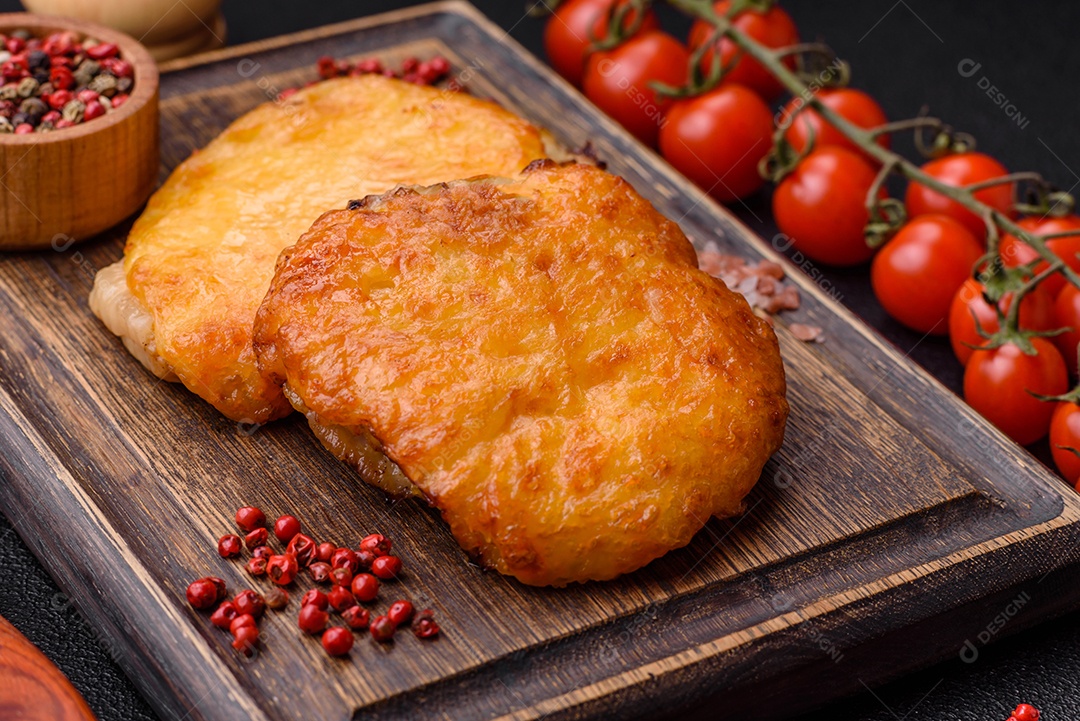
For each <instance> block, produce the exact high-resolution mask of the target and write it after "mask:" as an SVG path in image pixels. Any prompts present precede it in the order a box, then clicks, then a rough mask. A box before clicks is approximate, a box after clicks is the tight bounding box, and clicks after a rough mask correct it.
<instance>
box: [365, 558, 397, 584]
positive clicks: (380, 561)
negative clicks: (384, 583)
mask: <svg viewBox="0 0 1080 721" xmlns="http://www.w3.org/2000/svg"><path fill="white" fill-rule="evenodd" d="M371 572H372V573H374V574H375V575H376V576H378V577H379V578H381V579H383V580H388V579H391V578H397V576H398V574H399V573H401V559H400V558H398V557H397V556H379V557H378V558H376V559H375V560H374V561H372V562H371Z"/></svg>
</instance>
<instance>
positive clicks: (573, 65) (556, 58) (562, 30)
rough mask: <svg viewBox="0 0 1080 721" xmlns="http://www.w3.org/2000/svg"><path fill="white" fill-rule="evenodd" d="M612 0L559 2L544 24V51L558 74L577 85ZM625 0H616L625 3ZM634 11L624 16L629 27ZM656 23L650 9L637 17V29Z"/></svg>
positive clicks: (604, 30)
mask: <svg viewBox="0 0 1080 721" xmlns="http://www.w3.org/2000/svg"><path fill="white" fill-rule="evenodd" d="M615 4H616V0H568V1H567V2H564V3H563V4H561V5H559V7H558V9H556V10H555V12H554V13H552V15H551V17H550V18H549V19H548V21H547V25H546V26H545V27H544V52H545V53H546V54H547V57H548V62H550V63H551V67H552V68H554V69H555V72H557V73H558V74H559V75H562V76H563V77H564V78H566V79H567V80H569V81H570V82H571V83H573V84H574V85H577V86H579V87H580V85H581V80H582V78H583V77H584V75H585V60H586V59H587V57H588V55H589V51H590V49H591V46H592V43H593V41H594V40H595V39H602V38H606V37H607V35H608V32H607V30H608V27H607V22H608V17H609V14H610V12H611V8H612V6H613V5H615ZM625 4H626V0H622V1H621V2H619V5H625ZM633 20H634V14H633V13H631V14H630V15H628V16H627V19H626V23H625V26H624V29H625V28H628V27H630V25H632V23H633ZM659 27H660V23H659V22H658V21H657V19H656V14H655V13H654V12H653V11H652V10H650V11H649V12H648V13H646V15H645V17H644V18H643V19H642V21H641V26H640V30H639V32H644V31H646V30H655V29H657V28H659Z"/></svg>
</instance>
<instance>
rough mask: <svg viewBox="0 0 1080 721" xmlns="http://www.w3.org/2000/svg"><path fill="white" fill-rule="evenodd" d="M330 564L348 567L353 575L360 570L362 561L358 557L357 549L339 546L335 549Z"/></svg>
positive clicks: (337, 566) (335, 566)
mask: <svg viewBox="0 0 1080 721" xmlns="http://www.w3.org/2000/svg"><path fill="white" fill-rule="evenodd" d="M330 565H331V566H332V567H334V568H347V569H349V571H351V572H352V574H353V575H356V573H357V571H359V570H360V561H359V560H357V558H356V551H353V550H352V549H351V548H339V549H338V550H336V551H334V555H333V556H332V557H331V558H330Z"/></svg>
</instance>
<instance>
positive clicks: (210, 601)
mask: <svg viewBox="0 0 1080 721" xmlns="http://www.w3.org/2000/svg"><path fill="white" fill-rule="evenodd" d="M65 38H66V36H59V35H58V36H57V37H56V38H55V42H54V44H63V43H64V42H66V39H65ZM3 41H4V37H3V36H2V35H0V44H2V43H3ZM3 52H4V51H2V50H0V53H3ZM103 52H105V51H103ZM19 60H20V63H23V64H24V61H27V60H28V58H26V57H24V58H20V59H19ZM100 61H101V65H102V67H104V68H106V69H109V70H110V72H111V71H116V72H113V77H114V78H117V79H122V77H123V76H124V74H125V73H127V72H130V70H129V69H128V68H126V67H124V66H123V65H118V63H122V62H124V61H122V60H120V59H119V58H117V57H115V56H111V55H109V54H108V53H107V52H106V54H105V55H104V56H103V57H102V58H100ZM7 62H8V61H5V60H4V58H3V56H2V54H0V73H3V72H4V70H3V69H2V68H3V67H4V66H6V65H7ZM33 62H34V63H36V64H37V65H38V66H39V67H43V66H42V65H41V63H42V60H41V58H40V57H38V56H35V57H34V59H33ZM87 62H90V61H89V60H87V61H84V62H83V63H82V64H80V65H79V66H78V67H79V69H80V70H81V71H82V72H87V71H86V70H83V66H84V65H85V64H86V63H87ZM95 62H96V61H95ZM444 62H445V61H444ZM361 65H363V63H361ZM376 66H377V63H368V64H366V65H364V67H365V68H367V69H371V68H374V67H376ZM431 66H432V63H431V61H428V62H419V61H417V62H416V63H410V64H409V67H410V68H411V73H412V74H416V75H424V74H425V73H430V72H432V70H431V69H430V68H431ZM19 67H20V68H21V67H22V65H21V64H20V65H19ZM325 67H326V68H327V72H329V69H330V65H329V64H326V65H325ZM342 67H345V68H346V70H342ZM379 67H381V66H379ZM434 67H435V69H436V70H438V69H439V68H440V67H441V66H440V65H439V64H438V63H435V64H434ZM333 68H334V72H335V73H339V74H341V73H344V72H351V71H349V70H348V68H347V64H344V65H343V64H341V63H335V64H334V66H333ZM446 68H447V69H448V68H449V65H448V64H447V65H446ZM51 69H52V70H53V71H63V70H66V69H68V68H67V66H66V65H59V66H52V67H51ZM90 70H94V68H92V67H91V68H90ZM53 74H55V75H58V76H59V79H60V80H61V85H62V84H63V82H64V78H63V73H62V72H54V73H53ZM26 77H27V76H25V75H23V76H22V78H21V79H20V81H19V84H20V85H22V86H24V88H30V87H31V85H32V83H26V82H24V81H25V80H26ZM335 77H336V76H335ZM31 80H33V81H35V82H36V79H35V78H31ZM48 80H49V79H48V78H47V79H46V82H45V83H44V84H45V85H46V86H47V87H46V88H45V89H44V90H42V91H40V92H41V93H42V94H41V96H40V99H39V98H38V97H37V96H35V95H31V96H30V97H27V98H24V99H21V100H20V96H19V95H18V86H17V85H16V86H14V87H11V88H9V87H8V86H9V85H11V84H10V83H8V84H5V85H3V86H0V132H5V130H4V127H5V124H6V126H7V127H8V128H14V132H33V130H34V127H33V126H32V125H31V124H30V122H29V121H31V120H33V121H35V122H37V123H38V125H39V126H54V127H70V126H71V125H73V124H74V121H72V120H70V119H69V117H71V116H80V118H81V117H82V116H85V114H86V112H87V110H88V109H90V108H91V106H93V105H95V104H97V105H100V106H102V107H103V108H108V107H109V106H110V103H113V104H118V99H119V96H115V95H114V96H113V99H112V100H110V99H109V97H108V96H107V95H105V94H104V93H102V92H98V91H99V90H102V89H103V88H102V86H101V83H99V84H98V86H97V89H94V88H87V87H76V88H75V89H69V88H65V87H59V86H51V85H50V84H49V83H48V82H47V81H48ZM104 84H105V85H109V84H110V83H109V82H108V81H106V82H105V83H104ZM95 112H97V111H96V110H92V111H91V115H93V114H94V113H95ZM65 124H66V125H65ZM24 126H25V128H27V129H21V128H24ZM6 132H12V131H11V130H8V131H6ZM236 524H237V526H239V527H240V528H241V529H242V530H243V531H244V532H245V534H246V535H245V536H244V539H243V540H241V538H240V536H238V535H236V534H232V533H230V534H226V535H224V536H222V537H221V538H220V539H219V540H218V553H219V554H220V555H221V556H222V557H223V558H235V557H237V556H239V555H240V553H241V549H242V545H243V544H246V545H247V546H248V548H250V549H251V558H250V559H249V560H248V561H247V563H246V568H247V570H248V571H249V572H250V573H251V574H253V575H256V576H259V575H267V576H269V578H270V580H271V581H273V582H274V583H275V584H277V585H279V586H285V585H288V584H290V583H292V582H293V580H294V579H295V577H296V574H298V573H299V572H300V569H301V568H304V567H307V568H308V571H309V572H310V573H311V577H312V579H313V580H314V581H315V582H316V583H325V582H332V583H333V587H332V589H331V590H330V592H329V593H324V592H323V591H321V590H319V589H314V588H313V589H310V590H308V591H306V592H305V593H304V595H303V597H302V598H301V601H300V613H299V616H298V619H297V622H298V625H299V627H300V628H301V629H302V630H303V631H305V632H306V633H309V634H312V635H318V634H322V644H323V647H324V648H325V649H326V651H327V653H329V654H330V655H332V656H345V655H348V653H349V652H350V650H351V649H352V646H353V643H354V637H353V634H352V631H351V630H350V629H352V630H357V631H361V630H365V629H367V630H368V631H369V632H370V633H371V636H372V638H373V639H374V640H375V641H378V642H380V643H387V642H389V641H391V640H392V639H393V636H394V634H395V633H396V631H397V629H398V628H399V627H402V626H405V625H407V624H409V623H410V622H411V628H412V631H413V633H414V634H415V635H416V636H417V638H421V639H429V638H434V637H435V636H437V635H439V633H440V628H439V625H438V623H436V621H435V617H434V613H433V612H432V611H431V609H425V610H424V611H421V612H419V613H417V612H416V609H415V608H414V606H413V604H412V603H411V602H410V601H406V600H399V601H395V602H394V603H393V604H391V605H390V608H389V609H388V610H387V612H386V613H385V614H384V615H380V616H377V617H375V618H372V617H371V612H370V611H368V610H367V609H365V608H361V607H360V606H359V605H357V603H358V601H359V602H364V603H367V602H370V601H373V600H375V598H376V597H377V596H378V595H379V587H380V585H381V584H380V579H383V580H386V579H392V578H396V577H397V576H398V575H399V574H400V573H401V570H402V561H401V559H400V558H399V557H397V556H392V555H390V550H391V548H392V546H393V544H392V543H391V541H390V539H389V538H388V537H386V536H385V535H383V534H381V533H372V534H369V535H367V536H364V538H363V539H362V540H361V541H360V543H359V544H358V547H357V548H358V550H356V551H354V550H352V549H349V548H346V547H338V546H336V545H335V544H333V543H329V542H323V543H316V541H315V540H314V539H313V538H311V537H310V536H308V535H306V534H303V533H301V524H300V521H299V520H298V519H297V518H296V517H295V516H290V515H285V516H280V517H279V518H278V519H277V521H276V522H275V523H274V526H273V531H274V535H275V536H277V538H278V539H279V540H280V541H281V542H282V543H284V544H286V550H285V551H284V552H282V553H280V554H276V553H275V552H274V551H273V550H272V549H271V548H270V547H269V545H268V542H269V539H270V534H269V530H268V529H267V528H266V515H265V514H264V513H263V512H262V511H261V510H259V509H258V508H256V507H254V506H244V507H243V508H240V509H238V510H237V511H236ZM368 571H370V572H368ZM225 594H226V587H225V581H224V580H222V579H220V578H215V577H206V578H200V579H198V580H197V581H194V582H192V584H191V585H189V586H188V589H187V598H188V601H189V602H190V603H191V605H192V606H194V607H195V608H198V609H200V610H209V609H211V608H214V607H215V605H216V608H214V611H213V613H212V614H211V615H210V622H211V623H212V624H213V625H214V626H217V627H218V628H223V629H228V630H229V631H230V632H231V633H232V634H233V642H232V646H233V648H235V649H237V650H239V651H241V652H242V653H244V654H245V655H247V656H253V655H254V654H255V650H256V647H257V644H258V641H259V637H260V633H259V629H258V626H257V619H258V618H259V617H260V616H262V615H263V614H265V612H266V609H267V608H271V609H274V610H276V611H280V610H282V609H284V608H285V607H286V606H287V605H288V603H289V594H288V593H287V592H286V591H285V590H284V589H281V588H277V587H274V588H271V589H270V590H269V591H268V592H267V594H266V596H265V597H264V596H262V595H260V594H259V593H258V592H256V591H254V590H251V589H248V590H244V591H241V592H240V593H239V594H237V595H236V597H235V598H233V599H232V600H228V601H225V600H223V599H224V598H225ZM331 609H332V610H333V611H336V612H338V613H339V614H341V617H342V620H343V622H344V623H345V625H346V626H347V628H343V627H340V626H339V627H329V626H328V624H329V618H330V611H331ZM1032 714H1034V715H1032ZM1038 718H1039V716H1038V711H1036V710H1035V709H1033V708H1032V707H1031V706H1029V705H1027V704H1021V705H1020V706H1018V707H1017V709H1016V711H1015V712H1014V714H1013V717H1012V718H1011V719H1010V721H1038Z"/></svg>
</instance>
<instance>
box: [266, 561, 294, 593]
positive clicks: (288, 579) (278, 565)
mask: <svg viewBox="0 0 1080 721" xmlns="http://www.w3.org/2000/svg"><path fill="white" fill-rule="evenodd" d="M299 570H300V566H299V564H297V563H296V557H295V556H290V555H289V554H285V555H281V556H270V559H269V560H268V561H267V562H266V575H267V576H269V577H270V580H271V581H273V582H274V583H276V584H277V585H279V586H288V585H289V584H290V583H292V582H293V579H294V578H296V574H297V572H299Z"/></svg>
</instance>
